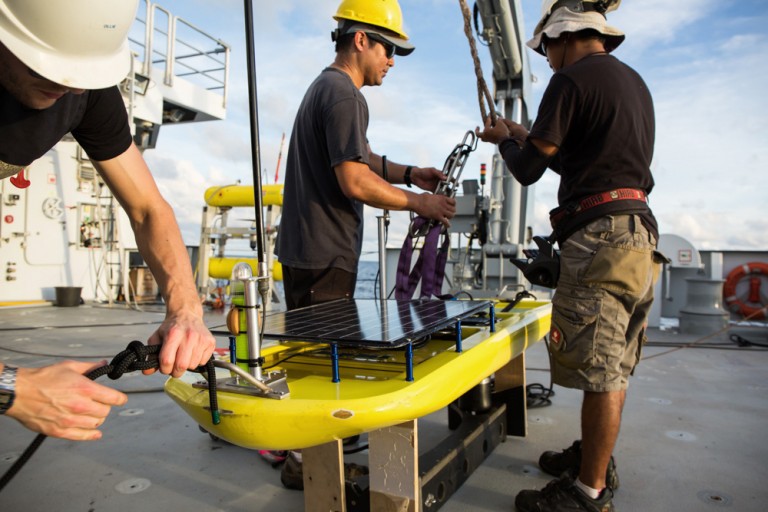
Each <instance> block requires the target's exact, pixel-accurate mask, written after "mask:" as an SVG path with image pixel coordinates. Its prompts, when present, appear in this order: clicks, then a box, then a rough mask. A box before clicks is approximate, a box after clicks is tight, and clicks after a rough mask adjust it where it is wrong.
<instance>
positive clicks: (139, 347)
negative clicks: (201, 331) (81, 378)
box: [0, 340, 221, 492]
mask: <svg viewBox="0 0 768 512" xmlns="http://www.w3.org/2000/svg"><path fill="white" fill-rule="evenodd" d="M161 347H162V345H144V344H143V343H141V342H140V341H135V340H134V341H132V342H130V343H129V344H128V347H127V348H126V349H125V350H123V351H122V352H120V353H119V354H117V355H116V356H115V357H114V358H113V359H112V361H111V362H110V363H109V364H105V365H104V366H100V367H98V368H96V369H95V370H92V371H90V372H88V373H87V374H85V376H86V377H88V378H89V379H91V380H96V379H98V378H99V377H101V376H103V375H107V376H108V377H109V378H110V379H112V380H117V379H119V378H120V377H122V376H123V374H124V373H126V372H134V371H140V370H154V369H157V368H159V367H160V362H159V360H158V358H157V355H158V353H159V352H160V349H161ZM195 371H197V372H199V373H204V372H205V373H206V374H207V377H208V395H209V400H210V402H209V403H210V408H211V417H212V419H213V424H214V425H218V424H219V423H220V421H221V420H220V418H219V404H218V398H217V394H216V374H215V372H216V370H215V368H214V366H213V358H211V359H209V360H208V362H207V363H206V365H205V366H198V367H197V368H196V369H195ZM46 437H48V436H47V435H45V434H38V435H37V436H36V437H35V439H34V440H33V441H32V443H30V445H29V446H28V447H27V449H26V450H24V453H22V454H21V457H19V458H18V459H17V460H16V462H14V464H13V466H11V468H10V469H9V470H8V471H6V472H5V474H4V475H3V476H2V478H0V492H2V490H3V489H4V488H5V486H6V485H8V483H9V482H10V481H11V479H13V477H14V476H16V473H18V472H19V471H20V470H21V468H22V467H24V464H26V463H27V461H29V459H30V458H31V457H32V455H34V453H35V452H36V451H37V449H38V448H39V447H40V445H41V444H42V443H43V441H45V439H46Z"/></svg>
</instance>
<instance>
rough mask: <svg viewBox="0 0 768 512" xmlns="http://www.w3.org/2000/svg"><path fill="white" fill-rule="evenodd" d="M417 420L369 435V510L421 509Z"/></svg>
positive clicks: (414, 511) (406, 511)
mask: <svg viewBox="0 0 768 512" xmlns="http://www.w3.org/2000/svg"><path fill="white" fill-rule="evenodd" d="M417 421H418V420H411V421H406V422H405V423H401V424H399V425H395V426H393V427H387V428H382V429H379V430H374V431H372V432H370V433H369V434H368V463H369V470H370V474H369V481H370V493H371V494H370V496H371V510H375V511H376V512H417V511H419V510H421V507H420V504H421V484H420V483H419V442H418V429H417Z"/></svg>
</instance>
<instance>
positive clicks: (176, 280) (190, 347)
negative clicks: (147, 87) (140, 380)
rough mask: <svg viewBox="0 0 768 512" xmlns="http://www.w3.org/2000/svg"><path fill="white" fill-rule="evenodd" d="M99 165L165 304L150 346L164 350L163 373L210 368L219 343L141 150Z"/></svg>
mask: <svg viewBox="0 0 768 512" xmlns="http://www.w3.org/2000/svg"><path fill="white" fill-rule="evenodd" d="M94 164H95V165H96V168H97V169H98V170H99V173H100V174H101V176H102V178H104V181H105V182H106V183H107V185H108V186H109V188H110V189H111V190H112V193H113V194H114V195H115V197H116V198H117V200H118V201H119V202H120V205H121V206H122V207H123V209H124V210H125V211H126V213H127V214H128V217H129V218H130V220H131V225H132V227H133V231H134V234H135V235H136V243H137V244H138V247H139V251H140V252H141V255H142V257H143V258H144V261H146V262H147V264H148V265H149V268H150V270H151V271H152V275H153V276H154V277H155V279H156V280H157V283H158V285H159V286H160V290H161V292H162V294H163V298H164V299H165V304H166V316H165V321H164V322H163V323H162V325H160V327H159V328H158V329H157V331H156V332H155V333H154V334H152V336H150V337H149V340H148V343H149V344H150V345H157V344H160V343H162V345H163V348H162V349H161V351H160V356H159V358H160V371H161V372H162V373H165V374H170V375H172V376H174V377H180V376H181V375H182V374H183V373H184V372H185V371H186V370H188V369H194V368H196V367H197V366H199V365H203V364H205V363H206V362H207V361H208V359H210V357H211V354H212V353H213V349H214V348H215V346H216V342H215V340H214V338H213V335H212V334H211V333H210V331H209V330H208V328H207V327H206V326H205V324H204V323H203V307H202V303H201V300H200V297H199V296H198V294H197V289H196V287H195V283H194V278H193V273H192V267H191V264H190V261H189V255H188V253H187V249H186V247H185V246H184V242H183V241H182V238H181V232H180V231H179V227H178V224H177V223H176V218H175V216H174V214H173V211H172V210H171V207H170V205H169V204H168V203H167V202H166V201H165V199H164V198H163V197H162V196H161V195H160V191H159V190H158V189H157V185H156V184H155V180H154V179H153V178H152V174H151V173H150V171H149V168H148V167H147V164H146V162H145V161H144V158H143V157H142V156H141V153H140V152H139V150H138V149H137V148H136V146H135V145H133V144H131V146H130V147H129V148H128V149H127V150H126V151H125V152H124V153H123V154H121V155H119V156H117V157H116V158H113V159H111V160H106V161H101V162H94ZM145 373H151V370H147V371H145Z"/></svg>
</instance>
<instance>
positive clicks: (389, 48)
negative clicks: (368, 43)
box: [365, 32, 397, 59]
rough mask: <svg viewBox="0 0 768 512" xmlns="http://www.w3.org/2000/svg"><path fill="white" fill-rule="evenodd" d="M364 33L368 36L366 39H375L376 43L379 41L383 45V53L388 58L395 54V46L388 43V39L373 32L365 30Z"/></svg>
mask: <svg viewBox="0 0 768 512" xmlns="http://www.w3.org/2000/svg"><path fill="white" fill-rule="evenodd" d="M365 35H366V36H368V39H371V40H372V41H376V42H377V43H379V44H380V45H381V46H383V47H384V53H385V54H386V55H387V58H388V59H391V58H392V57H394V56H395V50H396V49H397V48H395V45H393V44H392V43H390V42H389V41H387V40H386V39H384V38H383V37H381V36H380V35H379V34H376V33H374V32H366V33H365Z"/></svg>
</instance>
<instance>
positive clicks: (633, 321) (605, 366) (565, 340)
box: [549, 215, 663, 392]
mask: <svg viewBox="0 0 768 512" xmlns="http://www.w3.org/2000/svg"><path fill="white" fill-rule="evenodd" d="M656 243H657V242H656V239H655V237H654V236H653V235H652V234H651V233H650V232H649V231H648V230H647V229H646V228H645V226H643V224H642V222H641V221H640V217H638V216H636V215H607V216H605V217H601V218H599V219H597V220H595V221H593V222H592V223H590V224H588V225H587V226H585V227H584V228H582V229H581V230H579V231H577V232H576V233H574V234H573V235H571V236H570V237H569V238H568V240H566V241H565V242H564V243H563V244H562V246H561V248H560V279H559V281H558V284H557V290H556V291H555V295H554V297H553V299H552V330H551V331H550V346H549V350H550V353H551V355H552V378H553V382H554V383H555V384H559V385H561V386H565V387H569V388H576V389H581V390H584V391H596V392H605V391H620V390H624V389H627V385H628V383H629V376H630V375H631V374H632V373H633V371H634V369H635V366H636V365H637V363H638V362H639V361H640V351H641V349H642V345H643V344H644V343H645V339H646V338H645V327H646V321H647V319H648V313H649V312H650V309H651V303H652V302H653V288H654V284H655V283H656V279H657V278H658V276H659V270H660V267H661V265H660V263H661V261H662V260H663V256H662V255H661V254H659V253H658V252H656Z"/></svg>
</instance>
